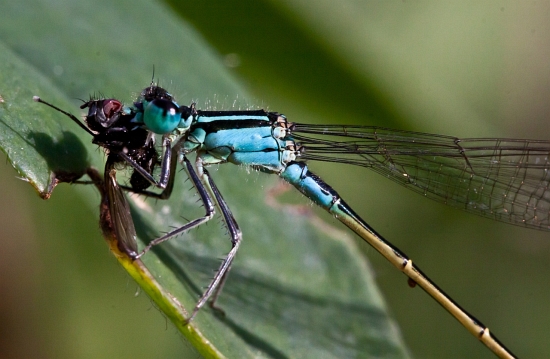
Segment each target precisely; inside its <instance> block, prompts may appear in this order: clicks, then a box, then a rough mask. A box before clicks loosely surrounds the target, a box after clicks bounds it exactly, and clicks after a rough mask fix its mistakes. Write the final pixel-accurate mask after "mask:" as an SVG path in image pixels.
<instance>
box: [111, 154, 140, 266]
mask: <svg viewBox="0 0 550 359" xmlns="http://www.w3.org/2000/svg"><path fill="white" fill-rule="evenodd" d="M105 187H106V192H107V202H108V207H109V215H110V222H111V226H112V229H113V231H114V234H115V236H116V238H117V240H118V247H119V249H120V250H121V251H124V252H126V253H127V254H128V255H130V256H133V255H135V254H136V253H137V242H136V238H137V235H136V230H135V227H134V221H133V220H132V214H131V213H130V205H129V204H128V201H127V200H126V197H125V196H124V192H123V191H122V188H120V186H119V185H118V182H117V180H116V170H115V169H114V163H112V162H109V161H107V165H106V168H105Z"/></svg>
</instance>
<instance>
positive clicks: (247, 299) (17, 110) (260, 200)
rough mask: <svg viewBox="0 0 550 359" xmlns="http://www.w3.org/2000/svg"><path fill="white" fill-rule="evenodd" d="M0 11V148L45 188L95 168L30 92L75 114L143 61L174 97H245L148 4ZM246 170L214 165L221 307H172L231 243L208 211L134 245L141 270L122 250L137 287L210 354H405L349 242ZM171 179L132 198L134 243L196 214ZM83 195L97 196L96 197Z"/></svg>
mask: <svg viewBox="0 0 550 359" xmlns="http://www.w3.org/2000/svg"><path fill="white" fill-rule="evenodd" d="M2 11H3V14H4V17H5V19H3V20H4V21H3V22H2V24H1V25H0V27H1V28H0V36H1V39H2V41H3V45H2V46H4V47H5V51H1V52H2V56H3V57H2V58H1V59H2V60H4V61H3V62H2V63H0V70H1V71H0V72H1V73H2V74H3V75H2V76H3V77H2V80H3V83H5V84H8V85H9V86H7V87H6V88H5V89H2V90H1V91H2V92H0V94H1V95H2V97H3V99H4V103H1V104H0V111H1V112H0V121H2V122H1V123H2V125H3V127H2V132H3V133H2V135H1V136H2V137H1V138H0V139H1V145H2V148H3V149H4V151H5V152H6V153H7V155H8V158H9V160H10V161H11V162H12V164H14V166H15V167H16V169H17V170H18V172H19V175H20V176H21V177H24V178H26V179H28V180H29V181H30V182H31V183H32V184H33V185H34V186H35V188H36V189H37V190H38V191H39V192H40V193H41V195H42V196H43V197H47V196H48V194H49V190H50V189H51V188H52V179H53V175H52V174H53V173H55V174H56V175H57V176H59V175H63V174H66V173H77V174H78V173H81V171H82V170H83V169H84V168H85V167H87V166H88V165H89V164H90V163H92V164H94V165H95V166H97V167H100V166H101V164H100V163H101V159H102V155H101V154H100V152H98V151H94V149H93V147H94V146H92V145H91V144H90V143H89V140H90V139H89V138H87V137H88V136H87V134H86V133H84V132H83V131H82V130H80V129H79V128H78V126H76V125H75V124H74V123H71V121H70V120H69V119H68V118H66V117H65V116H63V115H62V114H60V113H57V112H55V111H53V110H51V109H49V108H47V107H45V106H42V105H39V104H36V103H33V102H32V101H31V97H32V96H33V95H39V96H41V97H42V98H44V99H45V100H47V101H49V102H53V103H55V104H56V105H58V106H59V107H61V108H63V109H66V110H69V111H74V112H75V113H76V114H77V112H76V109H77V105H78V103H77V101H74V98H87V97H88V96H89V95H90V94H93V93H98V92H99V91H101V92H102V93H103V94H105V95H107V96H113V97H117V98H120V99H122V100H124V101H126V102H130V101H131V99H132V96H135V94H136V93H138V92H139V91H140V89H141V88H143V87H144V86H146V85H147V84H148V83H149V81H150V79H151V73H152V68H153V65H154V66H155V69H156V73H155V77H156V78H158V79H159V81H160V85H161V86H163V87H166V88H167V89H168V90H169V91H170V92H171V93H172V94H174V95H175V96H176V98H177V99H178V101H179V103H190V102H191V101H192V100H193V101H196V102H197V103H198V107H200V108H217V109H232V108H235V107H238V108H249V107H254V105H255V104H254V101H252V100H249V97H248V95H247V94H246V92H245V91H244V90H243V87H242V86H241V85H240V84H239V83H238V82H237V81H236V80H235V79H234V78H233V77H232V76H231V75H230V74H229V73H228V72H227V70H226V69H225V68H224V67H223V65H222V64H221V62H220V61H219V58H218V57H217V56H216V55H215V54H214V53H213V52H212V50H211V49H210V47H209V46H208V45H207V44H206V43H204V41H202V39H201V38H200V36H198V34H197V33H196V32H195V31H194V30H193V29H192V28H191V27H190V26H188V25H186V24H185V22H183V20H181V19H180V18H177V17H175V16H174V14H172V13H171V12H170V11H169V10H168V9H166V8H164V7H162V6H160V5H158V4H151V3H148V2H142V1H137V2H136V1H117V2H108V1H105V2H102V3H98V2H88V3H86V2H83V3H80V2H78V3H74V2H71V1H66V2H53V1H52V2H48V1H46V2H35V3H33V4H29V3H25V4H19V3H10V4H4V5H3V10H2ZM10 14H11V15H10ZM20 24H25V26H27V28H26V31H20V26H21V25H20ZM0 50H4V49H0ZM71 104H72V105H71ZM251 105H252V106H251ZM287 115H288V112H287ZM85 148H86V149H88V152H87V154H86V152H85V150H84V149H85ZM248 172H249V171H248V170H246V169H243V168H237V167H230V166H220V168H219V170H218V168H213V169H212V170H211V173H212V174H213V177H214V179H215V181H216V182H217V183H218V185H219V187H220V190H221V191H222V193H224V197H225V199H226V200H227V202H228V203H229V204H230V206H231V208H232V210H233V212H234V215H235V217H236V218H237V220H238V221H239V224H240V226H241V230H242V231H243V233H244V242H243V244H242V246H241V250H240V252H239V254H238V256H237V260H236V262H235V264H234V266H233V269H232V272H231V275H230V278H229V280H228V281H227V283H226V286H225V288H224V291H223V293H222V295H221V297H220V299H219V301H218V305H219V306H220V307H221V308H223V310H224V311H225V313H226V315H225V317H224V318H220V317H217V316H216V315H215V313H214V312H213V311H212V310H209V309H203V310H202V311H201V312H200V313H199V314H198V316H197V318H196V320H195V321H193V322H192V324H191V327H185V326H182V325H181V320H182V318H181V314H182V313H185V311H187V312H189V311H191V310H192V308H193V307H194V304H195V302H196V299H197V297H198V295H199V294H200V292H201V291H202V287H203V286H204V285H206V284H207V283H208V281H209V278H210V277H211V274H212V270H214V269H216V268H217V266H218V264H219V261H218V260H217V259H216V258H219V257H220V256H223V255H224V254H225V253H226V252H227V251H228V250H229V241H228V239H227V236H226V235H225V230H224V228H223V225H222V224H221V223H220V221H219V219H214V220H213V221H211V223H209V224H208V225H207V226H202V227H201V228H198V229H197V230H194V231H191V232H190V233H188V234H185V235H183V236H182V237H180V238H177V239H174V240H172V241H170V242H168V243H166V244H163V245H160V246H158V247H156V248H155V250H154V251H152V252H150V253H148V254H147V255H146V256H144V258H143V263H144V267H142V266H141V264H140V263H139V262H135V263H129V262H127V261H126V262H124V259H123V260H122V262H123V265H124V266H125V268H127V270H129V272H131V274H132V275H134V276H135V277H139V276H142V277H144V278H145V277H146V275H148V273H150V274H151V275H152V277H150V278H149V279H144V280H143V281H141V282H140V285H144V286H145V291H146V292H147V293H148V294H150V295H151V297H152V299H153V300H154V301H155V302H156V304H157V306H158V307H159V308H160V309H161V310H163V311H165V314H166V316H167V317H168V318H170V319H171V320H173V321H175V322H176V326H177V327H178V329H180V330H181V332H182V334H183V335H184V336H186V337H187V338H188V340H189V341H190V342H191V343H192V344H193V345H194V346H195V347H196V350H197V351H198V352H199V353H201V354H202V355H204V356H208V357H221V356H226V357H230V358H233V357H239V358H248V357H254V358H256V357H274V358H277V357H327V358H328V357H337V358H341V357H357V356H368V357H371V356H377V357H406V356H407V352H406V349H405V348H404V346H403V344H402V342H401V338H400V335H399V332H398V330H397V329H396V327H395V325H394V323H393V322H392V320H391V319H390V318H389V317H388V315H387V312H386V309H385V306H384V303H383V301H382V299H381V296H380V294H379V292H378V290H377V289H376V286H375V285H374V282H373V279H372V275H371V273H370V270H369V267H368V264H367V263H366V261H365V258H364V257H363V256H362V255H360V254H359V251H358V250H357V248H356V247H355V245H354V242H353V241H352V240H350V238H349V237H348V236H347V235H346V234H345V233H343V232H341V231H340V230H337V229H333V228H332V227H331V226H330V225H327V224H324V223H322V222H320V221H319V220H318V219H317V217H316V215H315V214H312V213H310V208H309V205H307V204H306V205H305V207H303V206H304V204H305V203H306V202H305V201H303V200H302V201H301V202H300V203H301V205H294V206H290V205H285V204H282V203H281V200H280V197H279V196H278V195H274V194H273V191H272V190H271V189H272V188H273V186H274V185H275V183H277V179H276V178H269V177H268V176H266V175H265V174H258V173H256V172H252V173H248ZM179 177H180V178H181V181H179V183H178V185H177V187H176V188H175V194H174V195H173V196H172V198H171V199H170V200H169V201H165V202H163V201H158V202H157V203H155V202H154V201H151V200H145V201H144V200H143V199H142V198H133V199H132V200H133V203H134V205H135V206H134V208H135V211H134V212H135V213H134V218H135V223H136V229H137V231H138V235H139V237H140V240H142V241H143V240H144V241H148V240H151V239H152V238H154V237H156V236H158V235H159V234H160V233H161V232H162V231H166V230H167V229H169V228H170V227H174V226H179V225H182V224H183V223H185V222H186V219H185V218H187V219H191V218H195V217H197V216H200V215H202V213H201V211H202V210H201V208H200V207H199V205H198V204H197V203H196V202H197V196H196V195H195V194H194V193H195V192H194V191H193V190H192V191H189V189H190V188H189V187H190V185H189V184H188V183H186V182H185V181H184V179H185V174H183V173H181V174H180V175H179ZM88 193H89V192H88ZM54 196H55V192H54ZM296 196H298V194H297V193H294V196H293V198H294V197H296ZM87 201H88V202H89V204H90V205H91V206H96V205H97V195H95V196H91V197H90V196H89V197H88V199H87ZM296 206H297V207H296ZM304 208H305V209H304ZM296 211H298V212H296ZM304 213H306V214H307V216H305V215H304ZM327 218H328V217H327ZM69 220H70V219H69ZM141 245H143V242H141ZM67 270H70V269H69V268H67ZM139 271H141V272H139ZM157 283H158V284H157ZM157 285H158V286H157ZM154 293H156V294H154ZM179 304H181V307H180V306H179ZM106 329H107V328H106Z"/></svg>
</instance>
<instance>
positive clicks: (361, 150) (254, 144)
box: [64, 85, 550, 358]
mask: <svg viewBox="0 0 550 359" xmlns="http://www.w3.org/2000/svg"><path fill="white" fill-rule="evenodd" d="M123 112H124V113H127V114H128V116H132V120H131V122H132V124H134V125H135V126H136V128H141V127H140V126H143V127H144V128H146V129H147V130H149V131H152V132H154V133H156V134H161V135H163V147H164V150H163V153H164V154H163V156H162V157H163V161H162V173H161V177H160V179H159V180H158V181H157V180H155V179H154V178H152V176H151V173H152V168H149V169H145V168H141V166H140V164H139V163H138V162H137V161H136V160H135V158H132V156H127V155H126V154H125V153H126V151H120V153H119V156H120V158H122V159H123V160H124V161H126V162H127V163H129V164H130V165H131V166H132V167H133V168H134V169H135V170H136V172H137V173H140V174H141V175H142V176H143V177H144V178H146V179H147V181H148V182H149V183H152V184H154V185H156V186H157V187H160V188H167V189H169V190H168V192H167V193H166V194H164V192H163V196H164V197H166V196H169V194H170V191H171V184H172V183H173V180H174V176H175V171H174V164H173V163H174V162H175V161H172V157H173V155H177V156H178V159H179V161H180V162H182V163H184V165H185V168H186V170H187V172H188V173H189V176H190V178H191V180H192V181H193V184H194V185H195V186H196V188H197V190H198V192H199V194H200V196H201V200H202V202H203V204H204V205H205V208H206V213H205V215H204V216H203V217H200V218H197V219H195V220H193V221H190V222H189V223H187V224H186V225H184V226H183V227H181V228H178V229H176V230H173V231H171V232H169V233H167V234H166V235H164V236H162V237H160V238H157V239H154V240H152V241H151V242H150V243H149V244H148V245H147V246H146V247H145V248H144V249H143V250H142V251H141V252H140V253H139V254H135V253H134V252H133V251H130V255H132V256H133V257H134V258H139V257H141V256H142V255H144V254H145V253H146V252H147V251H148V250H149V249H151V248H152V247H153V246H154V245H157V244H159V243H161V242H164V241H166V240H168V239H170V238H172V237H174V236H176V235H178V234H180V233H182V232H185V231H187V230H189V229H191V228H194V227H196V226H198V225H200V224H202V223H204V222H206V221H208V220H209V219H211V218H212V217H213V215H214V204H213V203H214V201H215V203H217V205H218V206H219V208H220V210H221V213H222V215H223V217H224V220H225V222H226V224H227V227H228V229H229V233H230V235H231V242H232V248H231V251H230V252H229V253H228V255H227V256H226V257H225V259H224V260H223V262H222V264H221V266H220V268H219V270H218V272H217V273H216V275H215V277H214V279H213V281H212V282H211V283H210V285H209V286H208V288H207V289H206V291H205V292H204V294H203V295H202V297H201V298H200V299H199V301H198V303H197V305H196V307H195V309H194V311H193V312H192V314H191V315H190V317H189V318H188V321H191V320H192V319H193V318H194V316H195V315H196V314H197V312H198V311H199V309H200V308H201V307H202V306H204V304H205V303H206V302H207V301H208V300H209V299H210V302H211V303H213V302H215V300H216V298H217V297H218V295H219V290H220V288H222V287H223V283H224V281H225V280H226V278H227V274H228V272H229V269H230V267H231V264H232V262H233V259H234V258H235V255H236V252H237V250H238V248H239V245H240V243H241V238H242V235H241V231H240V230H239V227H238V225H237V222H236V221H235V219H234V217H233V215H232V214H231V211H230V209H229V207H228V205H227V203H226V202H225V201H224V199H223V197H222V195H221V193H220V192H219V190H218V189H217V187H216V185H215V183H214V181H213V180H212V177H211V176H210V174H209V173H208V171H207V170H206V169H205V168H204V167H206V166H208V165H212V164H221V163H226V162H230V163H234V164H238V165H245V166H250V167H253V168H255V169H258V170H260V171H262V172H266V173H273V174H277V175H279V176H280V177H281V178H283V179H284V180H285V181H287V182H288V183H290V184H292V185H293V186H294V187H296V188H297V189H298V190H299V191H300V192H301V193H303V194H304V195H305V196H307V197H308V198H310V199H311V200H312V201H313V202H314V203H316V204H317V205H319V206H320V207H322V208H324V209H325V210H327V211H328V212H329V213H331V214H332V215H333V216H334V217H335V218H337V219H338V220H340V221H341V222H342V223H344V224H345V225H346V226H348V227H349V228H350V229H351V230H352V231H354V232H355V233H356V234H357V235H359V236H360V237H361V238H363V239H364V240H365V241H367V242H368V243H369V244H370V245H371V246H373V247H374V248H375V249H376V250H377V251H378V252H380V253H381V254H382V255H383V256H384V257H385V258H386V259H388V260H389V261H390V262H391V263H392V264H393V265H394V266H396V267H397V268H398V269H399V270H401V271H402V272H403V273H405V274H406V275H407V276H408V277H409V278H410V283H411V284H418V285H419V286H420V287H422V288H423V289H424V290H425V291H426V292H427V293H428V294H429V295H430V296H432V297H433V298H434V299H435V300H436V301H437V302H438V303H439V304H441V305H442V306H443V307H444V308H445V309H446V310H447V311H448V312H449V313H451V314H452V315H453V316H454V317H455V318H456V319H457V320H458V321H459V322H460V323H461V324H462V325H463V326H464V327H465V328H466V329H467V330H468V331H470V332H471V333H472V334H473V335H475V336H476V337H477V338H478V339H480V340H481V341H482V342H483V343H484V344H485V345H486V346H487V347H489V348H490V349H491V350H492V351H493V352H494V353H495V354H497V355H498V356H500V357H503V358H510V357H513V355H512V354H511V352H510V351H509V350H507V349H506V348H505V347H504V346H503V345H502V344H501V343H500V342H499V341H498V340H497V339H496V338H495V337H494V336H493V335H491V334H490V333H489V330H488V329H487V327H485V326H484V325H483V324H482V323H481V322H480V321H478V320H477V319H475V318H474V317H473V316H471V315H470V314H468V313H467V312H466V311H464V310H463V309H462V308H461V307H460V306H458V305H457V304H456V303H455V302H454V301H453V300H452V299H451V298H449V297H448V296H447V295H446V294H445V293H444V292H443V291H441V290H440V289H439V288H438V287H437V286H436V285H435V284H434V283H433V282H432V281H431V280H430V279H428V277H427V276H425V275H424V274H423V273H422V271H421V270H420V269H419V268H418V267H417V266H415V265H413V263H412V261H411V260H410V259H409V258H408V257H407V256H406V255H405V254H404V253H403V252H401V251H400V250H399V249H397V248H396V247H394V246H393V245H392V244H391V243H389V242H388V241H386V240H385V239H383V237H382V236H380V235H379V234H378V233H376V232H375V231H374V230H373V229H372V228H371V227H370V226H369V225H368V224H367V223H366V222H365V221H364V220H362V219H361V218H360V217H359V216H358V215H357V214H356V213H355V212H354V211H353V210H352V209H351V207H350V206H348V205H347V203H346V202H344V200H343V199H342V198H341V197H340V196H339V195H338V193H337V192H336V191H334V190H333V189H332V188H331V187H330V186H329V185H328V184H326V183H325V182H323V181H322V180H321V179H320V178H319V177H318V176H316V175H315V174H313V173H312V172H311V171H309V169H308V166H307V165H306V162H305V161H314V160H319V161H331V162H339V163H347V164H352V165H357V166H363V167H368V168H371V169H373V170H374V171H376V172H378V173H380V174H382V175H384V176H386V177H388V178H390V179H391V180H393V181H396V182H398V183H399V184H401V185H403V186H405V187H407V188H410V189H412V190H414V191H416V192H419V193H421V194H423V195H425V196H427V197H429V198H432V199H434V200H437V201H439V202H443V203H446V204H449V205H451V206H454V207H458V208H461V209H464V210H466V211H468V212H472V213H475V214H478V215H482V216H485V217H490V218H493V219H495V220H499V221H504V222H508V223H511V224H515V225H520V226H525V227H528V228H534V229H539V230H549V229H550V223H549V213H550V203H549V199H550V198H549V195H548V194H547V191H546V189H547V186H548V182H549V179H550V176H549V174H548V168H549V167H550V163H549V160H548V157H549V153H550V142H548V141H531V140H516V139H458V138H454V137H450V136H441V135H432V134H425V133H418V132H408V131H396V130H390V129H385V128H379V127H361V126H322V125H307V124H299V123H292V122H289V121H288V120H287V118H286V117H285V116H284V115H281V114H279V113H276V112H266V111H263V110H260V111H200V110H196V109H195V106H194V105H191V106H190V107H188V106H179V105H178V104H177V103H176V102H175V101H174V100H173V98H172V96H171V95H170V94H168V93H167V92H166V91H165V90H164V89H162V88H160V87H158V86H155V85H151V86H149V87H147V88H145V89H144V90H143V91H142V93H141V95H140V97H139V99H138V101H137V102H135V103H134V107H132V108H125V109H124V110H123ZM64 113H65V114H67V113H66V112H64ZM69 116H72V115H69ZM71 118H72V119H73V120H75V121H77V120H76V119H75V118H74V117H71ZM81 126H82V127H84V126H83V125H82V124H81ZM132 128H133V127H132ZM192 152H195V153H196V156H197V157H196V161H195V168H194V167H193V166H192V165H191V163H190V162H189V160H188V159H187V155H188V154H189V153H192Z"/></svg>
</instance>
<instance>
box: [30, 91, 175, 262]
mask: <svg viewBox="0 0 550 359" xmlns="http://www.w3.org/2000/svg"><path fill="white" fill-rule="evenodd" d="M34 100H35V101H37V102H40V103H43V104H45V105H47V106H49V107H51V108H53V109H55V110H57V111H59V112H61V113H63V114H64V115H66V116H68V117H69V118H70V119H72V120H73V121H74V122H76V123H77V124H78V125H79V126H80V127H81V128H83V129H84V130H85V131H86V132H88V133H89V134H90V135H92V136H93V140H92V142H93V143H95V144H97V145H99V146H101V147H103V148H104V149H105V150H106V152H107V154H108V156H107V161H106V163H105V171H104V179H103V180H101V185H102V186H103V188H102V190H101V192H102V194H103V196H102V197H104V201H103V202H105V203H103V204H102V205H105V206H107V207H108V210H106V211H102V212H101V213H102V216H109V217H110V218H109V219H105V218H102V220H101V223H104V224H109V225H111V226H113V227H114V228H113V232H114V233H115V236H116V238H117V241H118V243H117V244H118V247H119V249H120V250H121V251H122V252H124V253H126V254H128V255H129V256H131V257H134V256H136V255H137V243H136V232H135V228H134V224H133V221H132V216H131V214H130V207H129V205H128V202H127V201H126V198H125V197H124V194H123V191H122V188H121V187H120V186H119V185H118V182H117V180H116V171H117V167H120V166H121V165H124V164H130V165H132V166H133V167H134V171H133V173H132V175H131V177H130V187H125V189H127V190H130V191H132V192H136V193H142V194H145V195H147V196H155V197H158V198H163V196H170V191H171V190H172V187H171V186H169V187H168V188H167V189H166V190H165V191H163V193H161V194H157V193H153V192H148V191H146V190H147V188H149V187H150V186H151V183H150V181H149V180H148V179H149V178H152V175H151V174H152V173H153V170H154V169H155V167H157V166H158V165H159V155H158V152H157V150H156V148H155V138H154V136H151V135H150V132H149V131H147V130H146V129H144V128H142V127H140V126H136V124H135V123H133V122H132V120H133V118H134V116H135V114H134V113H131V111H129V110H128V109H127V108H124V106H123V105H122V103H121V102H120V101H118V100H116V99H90V100H89V101H86V102H84V103H83V104H82V105H81V106H80V108H81V109H84V108H88V114H87V115H86V117H85V124H83V123H82V122H81V121H80V120H79V119H78V118H76V117H75V116H74V115H72V114H70V113H68V112H66V111H64V110H62V109H60V108H58V107H56V106H54V105H52V104H50V103H47V102H45V101H43V100H42V99H40V98H39V97H37V96H35V97H34ZM169 155H170V153H168V154H167V156H169ZM165 163H167V164H168V163H170V161H165ZM174 166H175V162H174ZM88 175H89V176H90V177H94V178H92V180H93V182H94V183H96V185H98V181H99V180H98V178H96V177H98V176H94V172H93V171H92V172H90V171H88ZM162 176H163V175H162V173H161V177H162Z"/></svg>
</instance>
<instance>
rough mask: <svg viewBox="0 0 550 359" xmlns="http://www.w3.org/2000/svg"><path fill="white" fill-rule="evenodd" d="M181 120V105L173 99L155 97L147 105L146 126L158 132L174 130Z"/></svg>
mask: <svg viewBox="0 0 550 359" xmlns="http://www.w3.org/2000/svg"><path fill="white" fill-rule="evenodd" d="M180 121H181V113H180V112H179V107H178V106H177V105H176V104H175V103H173V102H172V101H168V100H165V99H155V100H153V101H151V102H149V104H147V107H145V110H144V111H143V122H144V123H145V126H147V128H148V129H149V131H152V132H154V133H157V134H166V133H170V132H172V131H174V130H175V129H176V128H177V127H178V125H179V123H180Z"/></svg>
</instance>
